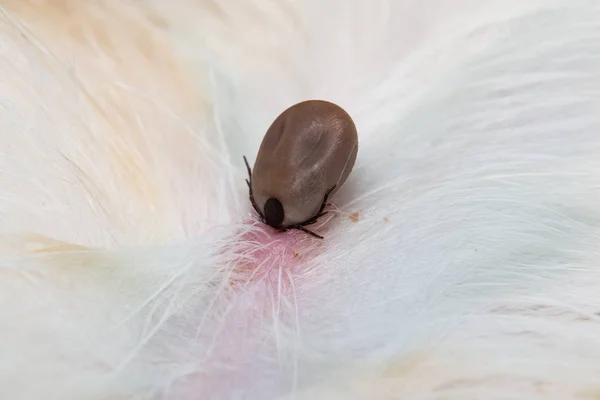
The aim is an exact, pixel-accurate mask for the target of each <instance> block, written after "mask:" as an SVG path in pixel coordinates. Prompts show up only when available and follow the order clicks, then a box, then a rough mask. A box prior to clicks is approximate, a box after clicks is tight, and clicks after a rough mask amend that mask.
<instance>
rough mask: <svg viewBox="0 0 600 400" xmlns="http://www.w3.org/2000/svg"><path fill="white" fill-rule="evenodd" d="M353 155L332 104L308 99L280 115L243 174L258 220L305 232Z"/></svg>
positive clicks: (353, 135)
mask: <svg viewBox="0 0 600 400" xmlns="http://www.w3.org/2000/svg"><path fill="white" fill-rule="evenodd" d="M357 153H358V135H357V132H356V126H355V125H354V122H353V121H352V118H351V117H350V116H349V115H348V113H346V111H344V110H343V109H342V108H341V107H339V106H337V105H336V104H333V103H330V102H327V101H322V100H309V101H304V102H301V103H298V104H295V105H293V106H291V107H289V108H288V109H286V110H285V111H283V112H282V113H281V114H280V115H279V116H278V117H277V118H276V119H275V121H273V123H272V124H271V126H270V127H269V129H268V130H267V133H266V134H265V136H264V138H263V141H262V143H261V145H260V149H259V151H258V155H257V157H256V162H255V163H254V168H253V170H252V171H251V169H250V166H249V164H248V161H247V160H246V157H244V161H245V163H246V167H247V169H248V175H249V180H246V182H247V183H248V187H249V189H250V201H251V202H252V205H253V207H254V209H255V210H256V212H257V213H258V214H259V215H260V217H261V219H262V221H263V222H264V223H266V224H268V225H270V226H272V227H273V228H276V229H278V230H280V231H285V230H287V229H301V230H303V231H305V232H307V233H309V234H311V235H312V236H315V237H317V238H320V239H322V238H323V237H322V236H320V235H317V234H316V233H314V232H311V231H309V230H308V229H306V228H305V226H307V225H311V224H313V223H315V222H317V219H318V218H319V217H321V216H322V215H324V214H326V212H323V210H324V208H325V205H326V204H327V199H328V198H329V197H330V196H331V195H333V194H334V193H335V192H336V191H337V190H338V189H339V188H340V187H341V186H342V185H343V184H344V182H345V181H346V179H347V178H348V175H349V174H350V172H351V171H352V168H353V167H354V162H355V161H356V155H357Z"/></svg>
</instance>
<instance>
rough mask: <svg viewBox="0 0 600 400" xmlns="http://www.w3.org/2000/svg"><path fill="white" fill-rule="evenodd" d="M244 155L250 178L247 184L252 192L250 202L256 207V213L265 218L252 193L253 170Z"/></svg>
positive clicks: (262, 218)
mask: <svg viewBox="0 0 600 400" xmlns="http://www.w3.org/2000/svg"><path fill="white" fill-rule="evenodd" d="M243 157H244V162H245V163H246V169H247V170H248V179H246V184H247V185H248V189H249V192H250V194H249V197H250V203H252V207H253V208H254V211H256V213H257V214H258V215H259V216H260V218H261V220H264V216H263V215H262V213H261V212H260V210H259V209H258V206H257V205H256V201H255V200H254V194H253V193H252V170H251V169H250V165H249V164H248V160H246V156H243Z"/></svg>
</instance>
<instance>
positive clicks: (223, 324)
mask: <svg viewBox="0 0 600 400" xmlns="http://www.w3.org/2000/svg"><path fill="white" fill-rule="evenodd" d="M252 214H253V217H252V219H248V220H246V221H245V222H244V225H245V226H246V227H248V230H247V231H245V232H243V233H241V234H240V236H239V238H237V240H236V241H235V242H236V243H240V244H241V245H239V246H238V247H237V248H236V249H234V250H233V251H231V250H232V249H227V250H226V251H225V252H226V253H228V254H233V256H232V257H231V261H230V264H229V265H228V266H227V267H226V268H225V271H224V272H225V277H224V279H223V280H222V281H221V282H217V283H216V285H217V288H216V290H215V294H214V298H213V299H211V304H210V305H209V306H208V307H203V310H202V311H201V313H202V322H201V323H200V328H199V329H196V339H197V345H198V347H197V348H196V349H191V354H190V355H191V356H192V359H200V360H202V361H209V363H208V364H209V365H216V366H218V365H228V366H232V365H235V366H238V367H237V368H239V370H232V369H225V368H224V369H220V368H214V369H211V370H210V371H206V372H205V373H200V372H194V373H193V374H192V375H188V376H187V377H186V378H184V379H183V382H178V383H177V384H176V385H174V387H173V388H172V393H171V394H172V395H171V396H170V398H173V399H175V398H178V396H182V397H183V396H185V395H187V396H189V394H190V393H194V392H196V393H211V394H212V395H213V396H214V398H220V397H219V396H220V395H226V394H227V393H231V392H230V388H231V387H232V386H233V387H240V388H242V387H246V388H247V387H252V380H253V375H254V374H253V373H248V370H247V367H251V368H252V369H255V370H256V373H257V374H262V372H263V371H261V368H264V367H265V366H268V367H272V366H273V361H272V360H271V361H270V362H269V361H264V360H261V359H257V358H256V355H257V354H259V353H260V354H265V353H266V354H271V355H272V356H273V357H274V358H277V357H280V356H282V355H281V354H280V353H281V352H280V349H281V348H282V347H284V346H285V347H286V348H288V350H286V354H285V355H284V356H283V358H284V359H285V360H286V361H285V362H286V363H289V360H290V359H291V358H293V355H291V356H290V354H289V347H290V343H289V342H286V343H278V340H279V337H280V336H281V335H280V333H278V330H289V329H292V330H293V329H296V327H297V326H298V318H299V315H298V313H299V309H300V307H299V306H298V305H297V304H296V295H297V293H298V291H299V290H311V289H310V286H311V285H310V283H311V279H310V277H311V273H313V272H314V270H312V269H313V268H314V267H313V266H312V265H313V263H311V262H310V260H311V259H313V257H314V256H315V255H316V254H318V253H322V252H323V250H324V249H325V248H324V246H326V241H323V240H320V239H316V238H314V237H312V236H310V235H308V234H306V233H305V232H302V231H300V230H289V231H286V232H279V231H277V230H276V229H274V228H271V227H270V226H268V225H266V224H263V223H261V222H260V221H258V216H256V215H255V213H254V212H253V213H252ZM329 219H330V218H323V220H322V221H321V220H319V222H318V223H317V224H315V225H313V226H315V229H316V230H318V231H320V232H322V231H326V230H325V229H323V228H324V227H325V226H326V225H328V224H327V222H328V220H329ZM323 233H325V232H323ZM321 290H322V288H321ZM285 336H286V337H287V338H289V337H290V334H289V332H288V333H286V335H285ZM291 336H292V337H295V333H292V334H291ZM286 340H288V339H286ZM266 348H268V349H269V350H268V351H265V349H266ZM191 361H192V360H191ZM192 362H193V361H192ZM263 363H264V364H263ZM211 398H212V397H211Z"/></svg>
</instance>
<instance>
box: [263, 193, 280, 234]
mask: <svg viewBox="0 0 600 400" xmlns="http://www.w3.org/2000/svg"><path fill="white" fill-rule="evenodd" d="M264 214H265V221H266V223H267V225H269V226H272V227H273V228H279V227H281V223H282V222H283V218H284V215H285V214H284V211H283V205H282V204H281V202H280V201H279V200H277V199H276V198H274V197H271V198H269V199H268V200H267V201H266V203H265V207H264Z"/></svg>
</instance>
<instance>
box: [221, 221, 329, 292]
mask: <svg viewBox="0 0 600 400" xmlns="http://www.w3.org/2000/svg"><path fill="white" fill-rule="evenodd" d="M247 223H248V224H251V225H253V229H252V230H250V231H248V232H246V233H244V234H242V236H241V237H240V238H239V241H240V242H241V243H244V245H243V246H242V248H240V249H239V250H238V254H239V255H243V257H242V258H241V259H240V261H238V263H237V266H236V267H235V268H234V270H233V274H232V279H231V280H230V285H231V286H233V287H236V286H240V285H241V286H244V285H248V284H252V283H259V282H263V283H266V284H269V285H283V287H285V288H286V289H289V283H290V282H289V279H288V278H287V277H286V278H285V279H282V275H287V276H289V275H290V274H292V275H293V274H297V273H300V272H302V271H301V269H302V265H303V263H305V262H306V261H307V260H309V259H310V258H311V256H312V255H314V252H315V251H316V250H318V249H321V248H323V246H324V245H325V244H324V243H323V242H322V241H315V240H311V238H310V236H307V235H306V234H305V233H304V232H302V231H299V230H289V231H286V232H279V231H278V230H277V229H274V228H271V227H270V226H268V225H266V224H262V223H259V222H257V221H256V220H249V221H247Z"/></svg>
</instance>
